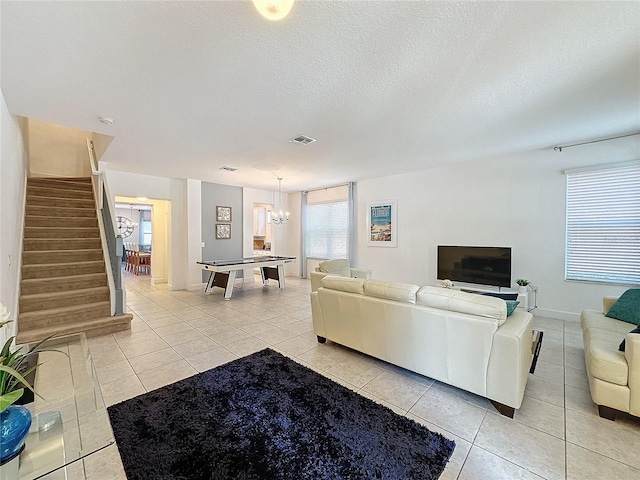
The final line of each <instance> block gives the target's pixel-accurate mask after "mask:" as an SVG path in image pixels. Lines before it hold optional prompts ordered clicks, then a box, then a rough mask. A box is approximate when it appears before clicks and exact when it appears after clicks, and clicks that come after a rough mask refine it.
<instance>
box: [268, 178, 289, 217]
mask: <svg viewBox="0 0 640 480" xmlns="http://www.w3.org/2000/svg"><path fill="white" fill-rule="evenodd" d="M276 207H277V211H276V212H272V211H271V210H268V211H267V223H273V224H275V225H282V224H284V223H287V222H288V221H289V212H283V211H282V178H281V177H278V205H276Z"/></svg>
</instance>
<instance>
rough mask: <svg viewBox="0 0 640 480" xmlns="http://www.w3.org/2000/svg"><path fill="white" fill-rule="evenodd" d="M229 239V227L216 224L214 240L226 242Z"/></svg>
mask: <svg viewBox="0 0 640 480" xmlns="http://www.w3.org/2000/svg"><path fill="white" fill-rule="evenodd" d="M230 238H231V225H227V224H225V223H216V240H228V239H230Z"/></svg>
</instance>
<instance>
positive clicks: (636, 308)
mask: <svg viewBox="0 0 640 480" xmlns="http://www.w3.org/2000/svg"><path fill="white" fill-rule="evenodd" d="M605 316H607V317H609V318H615V319H616V320H622V321H623V322H629V323H635V324H636V325H638V324H640V288H630V289H629V290H627V291H626V292H624V293H623V294H622V295H621V296H620V298H619V299H618V301H617V302H616V303H614V304H613V306H612V307H611V309H610V310H609V311H608V312H607V314H606V315H605Z"/></svg>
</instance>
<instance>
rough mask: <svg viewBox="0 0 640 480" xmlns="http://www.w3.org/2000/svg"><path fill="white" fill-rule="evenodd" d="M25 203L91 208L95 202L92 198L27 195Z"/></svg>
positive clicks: (30, 204) (43, 205) (33, 205)
mask: <svg viewBox="0 0 640 480" xmlns="http://www.w3.org/2000/svg"><path fill="white" fill-rule="evenodd" d="M27 205H29V206H31V207H36V206H38V207H57V208H93V209H95V203H94V201H93V198H89V199H84V198H59V197H37V196H34V195H27Z"/></svg>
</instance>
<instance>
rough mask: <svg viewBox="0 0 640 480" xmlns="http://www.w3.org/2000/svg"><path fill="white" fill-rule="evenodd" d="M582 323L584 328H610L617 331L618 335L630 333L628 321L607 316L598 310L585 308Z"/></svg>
mask: <svg viewBox="0 0 640 480" xmlns="http://www.w3.org/2000/svg"><path fill="white" fill-rule="evenodd" d="M580 324H581V326H582V330H589V329H591V328H598V329H600V330H609V331H611V332H616V333H618V334H619V335H618V336H623V337H624V336H625V335H626V334H627V333H629V328H631V325H629V324H628V323H627V322H623V321H621V320H616V319H615V318H608V317H605V316H604V315H603V314H602V313H600V312H599V311H597V310H588V309H587V310H583V311H582V314H581V315H580Z"/></svg>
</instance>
